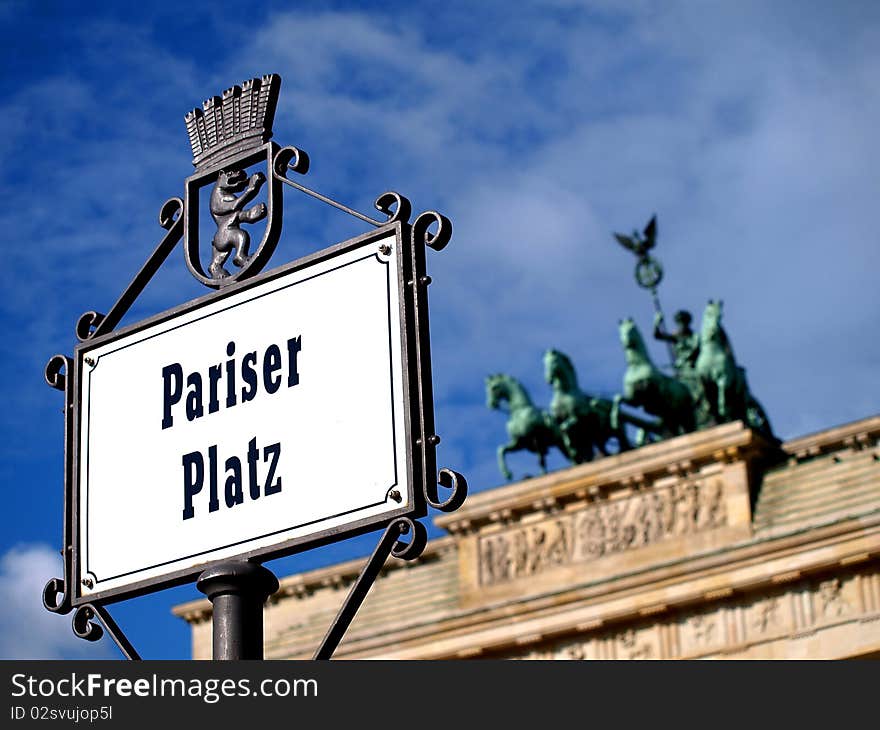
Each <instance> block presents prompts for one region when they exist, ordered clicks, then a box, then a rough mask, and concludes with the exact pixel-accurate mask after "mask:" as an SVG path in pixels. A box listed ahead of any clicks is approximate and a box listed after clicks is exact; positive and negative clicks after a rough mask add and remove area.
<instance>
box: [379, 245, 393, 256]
mask: <svg viewBox="0 0 880 730" xmlns="http://www.w3.org/2000/svg"><path fill="white" fill-rule="evenodd" d="M379 253H380V254H382V255H383V256H387V255H388V254H390V253H391V246H390V245H388V244H387V243H383V244H381V245H380V246H379Z"/></svg>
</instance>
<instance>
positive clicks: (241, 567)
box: [196, 561, 278, 659]
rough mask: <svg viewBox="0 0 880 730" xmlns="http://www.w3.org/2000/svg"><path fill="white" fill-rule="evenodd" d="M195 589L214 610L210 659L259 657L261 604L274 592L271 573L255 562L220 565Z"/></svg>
mask: <svg viewBox="0 0 880 730" xmlns="http://www.w3.org/2000/svg"><path fill="white" fill-rule="evenodd" d="M196 587H197V588H198V589H199V590H200V591H201V592H202V593H204V594H205V595H206V596H207V597H208V600H210V601H211V604H212V605H213V607H214V617H213V638H214V641H213V658H214V659H262V658H263V604H264V603H265V602H266V599H267V598H268V597H269V596H271V595H272V594H273V593H274V592H275V591H277V590H278V579H277V578H276V577H275V576H274V575H273V573H272V571H270V570H269V569H268V568H264V567H263V566H262V565H258V564H257V563H248V562H245V561H236V562H228V563H220V564H218V565H215V566H213V567H211V568H208V570H206V571H205V572H204V573H202V574H201V575H200V576H199V579H198V581H197V582H196Z"/></svg>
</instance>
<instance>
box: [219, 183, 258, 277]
mask: <svg viewBox="0 0 880 730" xmlns="http://www.w3.org/2000/svg"><path fill="white" fill-rule="evenodd" d="M265 182H266V176H265V175H263V173H261V172H255V173H254V174H253V175H251V176H250V177H248V176H247V173H246V172H245V171H244V170H222V171H221V172H220V174H219V176H218V177H217V182H216V183H215V184H214V189H213V190H212V191H211V206H210V209H211V217H212V218H213V219H214V222H215V223H216V224H217V232H216V233H215V234H214V238H213V239H212V241H211V243H212V246H213V249H214V256H213V258H212V259H211V265H210V266H209V268H208V273H209V274H210V275H211V277H212V278H214V279H221V278H224V277H227V276H230V273H229V272H228V271H227V270H226V269H225V268H224V264H225V263H226V260H227V259H228V258H229V256H230V254H231V253H232V252H233V251H234V252H235V256H234V257H233V259H232V263H234V264H235V265H236V266H238V267H243V266H245V265H246V264H247V263H248V262H249V261H250V259H251V257H250V255H249V254H248V249H249V248H250V243H251V238H250V235H248V232H247V231H245V230H242V228H241V224H242V223H256V222H257V221H260V220H262V219H263V218H265V217H266V210H267V209H266V204H265V203H258V204H257V205H254V206H251V207H250V208H245V206H246V205H247V204H248V203H249V202H250V201H251V200H253V199H254V197H256V195H257V193H259V191H260V188H261V187H262V186H263V183H265ZM239 193H240V194H239Z"/></svg>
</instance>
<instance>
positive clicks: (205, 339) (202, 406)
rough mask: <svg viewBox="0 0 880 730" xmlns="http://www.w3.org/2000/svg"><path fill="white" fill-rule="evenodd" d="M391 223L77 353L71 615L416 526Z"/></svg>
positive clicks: (400, 250)
mask: <svg viewBox="0 0 880 730" xmlns="http://www.w3.org/2000/svg"><path fill="white" fill-rule="evenodd" d="M407 248H408V245H407V243H406V242H405V241H404V239H403V237H402V236H401V229H400V225H399V224H395V225H392V226H390V227H386V228H385V229H379V230H377V231H376V232H373V233H371V234H369V235H366V236H362V237H360V238H357V239H354V240H352V241H348V242H345V243H343V244H340V245H338V246H335V247H333V248H331V249H328V250H326V251H323V252H320V253H318V254H316V255H312V256H310V257H308V258H307V259H306V260H304V261H302V262H294V263H292V264H290V265H288V266H284V267H281V268H279V269H276V270H273V271H271V272H269V273H267V274H264V275H262V276H260V277H257V278H254V279H250V280H248V281H246V282H244V283H241V284H237V285H231V286H228V287H225V288H224V289H223V290H221V292H219V293H217V294H213V295H208V296H207V297H204V298H202V299H198V300H195V301H193V302H191V303H189V304H187V305H185V306H182V307H180V308H178V309H175V310H171V311H170V312H166V313H163V314H160V315H159V316H157V317H154V318H153V319H150V320H146V321H144V322H141V323H138V324H136V325H134V326H132V327H129V328H126V329H121V330H118V331H116V332H114V333H111V334H109V335H106V336H104V337H98V338H95V339H94V340H91V341H88V342H86V343H84V344H82V345H80V346H78V347H77V348H76V351H75V357H74V361H75V368H77V369H78V374H79V377H78V381H79V387H80V391H79V404H78V409H77V413H76V423H77V428H76V430H77V437H78V438H77V442H76V469H75V475H74V477H75V480H76V487H75V489H74V494H75V500H76V505H75V510H74V511H75V514H76V515H77V516H78V521H77V524H76V528H75V535H74V545H75V549H76V556H75V560H74V571H75V576H76V580H77V582H78V583H79V585H80V590H79V593H80V596H81V598H82V599H83V600H94V599H95V598H96V597H99V598H108V597H111V596H119V595H120V594H127V593H131V592H142V591H143V590H145V589H152V588H154V587H156V586H157V585H165V584H168V582H169V581H173V580H177V579H190V578H192V577H193V576H195V575H196V574H198V573H199V572H200V571H201V570H203V569H204V566H205V565H206V564H207V563H209V562H212V561H216V560H219V559H223V558H228V557H232V556H236V557H240V556H246V557H260V558H266V557H271V556H274V555H278V554H281V553H285V552H293V551H297V550H302V549H305V548H307V547H311V546H313V545H315V544H319V543H322V542H327V541H329V540H336V539H341V538H343V537H348V536H350V535H352V534H357V533H359V532H363V531H364V530H366V529H373V528H375V526H376V525H377V524H380V523H381V524H384V523H386V522H387V521H388V520H389V519H391V518H393V517H395V516H397V515H402V514H408V515H412V514H414V513H415V514H416V515H417V516H418V515H420V514H423V513H424V503H423V500H422V499H420V496H421V495H420V494H419V493H418V492H417V491H416V490H414V489H413V481H412V478H411V471H412V469H411V459H412V456H411V454H412V449H413V446H414V444H413V443H411V433H412V431H411V428H410V424H409V420H410V413H411V411H410V404H409V396H410V386H409V377H408V370H407V352H408V350H407V345H408V342H407V326H408V325H409V326H410V327H411V326H412V323H410V322H408V321H407V320H408V317H407V314H408V308H407V307H406V305H405V301H406V297H405V289H404V286H405V284H404V268H403V261H404V256H406V255H407V254H408V251H407V250H406V249H407Z"/></svg>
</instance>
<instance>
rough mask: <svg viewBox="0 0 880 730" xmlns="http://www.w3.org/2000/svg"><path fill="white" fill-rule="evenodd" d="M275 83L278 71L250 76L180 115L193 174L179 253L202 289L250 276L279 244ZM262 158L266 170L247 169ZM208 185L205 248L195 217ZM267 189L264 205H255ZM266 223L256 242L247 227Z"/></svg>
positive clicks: (280, 212) (188, 185)
mask: <svg viewBox="0 0 880 730" xmlns="http://www.w3.org/2000/svg"><path fill="white" fill-rule="evenodd" d="M280 87H281V77H280V76H278V75H276V74H271V75H268V76H263V77H260V78H254V79H250V80H249V81H245V82H244V83H243V84H242V85H241V86H233V87H232V88H231V89H227V90H226V91H224V92H223V95H222V96H214V97H212V98H210V99H208V100H206V101H205V102H204V103H203V104H202V109H198V108H196V109H193V110H192V111H191V112H189V113H188V114H187V115H186V117H185V121H186V127H187V132H188V133H189V139H190V145H191V146H192V151H193V165H194V167H195V170H196V171H195V173H194V174H193V175H192V176H190V177H188V178H187V180H186V196H185V203H184V205H185V212H184V216H185V221H184V254H185V257H186V265H187V267H188V268H189V270H190V272H191V273H192V275H193V276H194V277H195V278H196V279H198V280H199V281H200V282H202V283H203V284H204V285H205V286H208V287H211V288H214V289H219V288H220V287H223V286H226V285H228V284H231V283H233V282H236V281H241V280H243V279H247V278H250V277H251V276H255V275H256V274H258V273H259V272H260V271H261V270H262V269H263V267H264V266H265V265H266V263H267V262H268V261H269V258H270V257H271V256H272V253H273V251H274V250H275V246H276V245H277V244H278V239H279V236H280V235H281V221H282V215H283V198H282V190H281V183H280V181H279V180H278V179H277V178H276V177H275V176H274V175H273V174H272V169H273V161H274V160H275V159H276V156H277V154H278V152H279V147H278V145H277V144H276V143H274V142H271V141H269V140H270V138H271V137H272V123H273V121H274V117H275V108H276V106H277V103H278V92H279V89H280ZM264 160H265V162H266V172H265V173H264V172H261V171H260V172H254V173H250V174H249V173H248V171H247V170H248V168H251V167H253V166H255V165H259V164H260V163H261V162H262V161H264ZM208 186H211V189H210V203H209V204H208V208H209V213H210V216H211V218H212V219H213V223H214V224H215V227H212V230H213V235H212V237H211V241H210V251H209V249H208V242H207V241H204V245H203V243H202V241H200V228H201V225H202V221H201V220H200V216H199V214H200V211H199V208H200V205H199V204H200V198H201V199H202V202H204V198H203V197H202V193H203V191H204V190H205V189H206V188H207V187H208ZM264 187H265V191H266V200H265V202H255V198H257V196H259V195H260V193H261V191H262V190H263V189H264ZM264 220H265V229H264V231H263V234H262V237H261V239H260V240H259V241H258V242H257V241H252V240H251V231H256V232H259V228H260V227H259V226H257V227H255V228H254V227H253V224H256V223H258V222H261V221H264ZM201 232H203V231H201ZM206 237H207V236H205V238H206ZM203 249H204V250H203Z"/></svg>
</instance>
